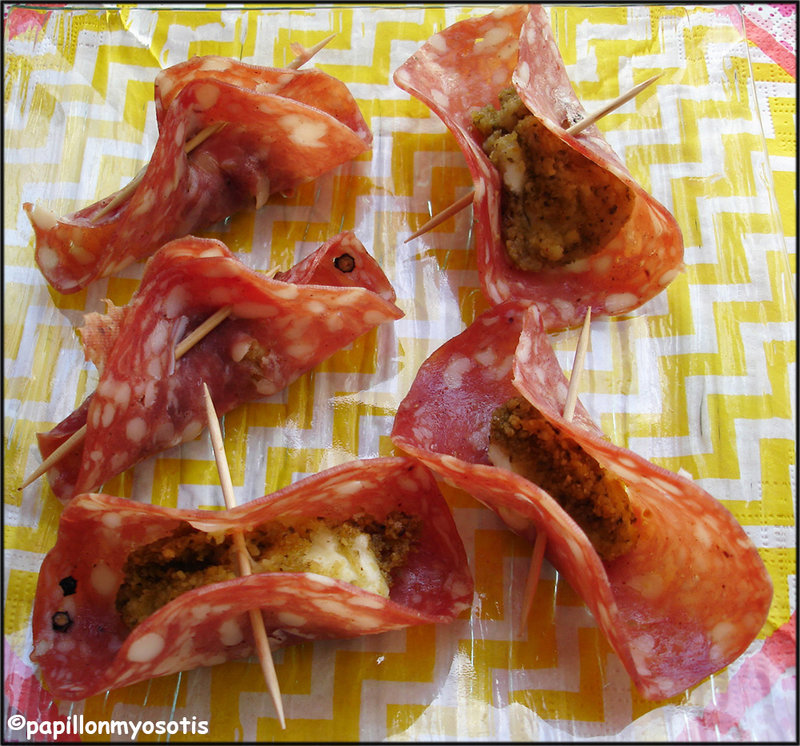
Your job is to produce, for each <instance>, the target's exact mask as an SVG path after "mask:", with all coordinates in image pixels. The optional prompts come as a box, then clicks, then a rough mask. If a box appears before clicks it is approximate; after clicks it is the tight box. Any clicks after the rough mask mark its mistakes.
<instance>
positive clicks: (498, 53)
mask: <svg viewBox="0 0 800 746" xmlns="http://www.w3.org/2000/svg"><path fill="white" fill-rule="evenodd" d="M394 81H395V83H396V84H397V85H398V86H399V87H400V88H402V89H403V90H405V91H408V92H409V93H411V94H412V95H413V96H415V97H417V98H418V99H420V100H421V101H422V102H423V103H425V104H426V105H427V106H428V107H430V109H431V110H432V111H433V112H434V113H436V114H437V115H438V116H439V117H440V118H441V119H442V121H443V122H444V124H445V125H446V126H447V127H448V129H450V131H451V132H452V133H453V136H454V137H455V138H456V141H457V142H458V144H459V146H460V147H461V149H462V151H463V153H464V157H465V158H466V161H467V166H468V167H469V169H470V172H471V174H472V177H473V180H474V182H475V190H474V201H473V210H474V219H475V247H476V252H477V263H478V271H479V275H480V281H481V288H482V290H483V292H484V295H485V296H486V298H487V299H488V300H489V302H491V303H493V304H496V303H501V302H502V301H504V300H506V299H509V298H521V299H527V300H529V301H535V302H536V303H537V304H538V305H539V307H540V308H541V311H542V314H543V318H544V323H545V328H546V329H548V330H551V329H558V328H563V327H570V326H574V325H577V324H578V323H580V321H581V320H582V319H583V317H584V316H585V314H586V310H587V309H589V308H591V309H592V312H593V314H594V315H595V316H598V315H617V314H621V313H625V312H627V311H630V310H632V309H634V308H636V307H638V306H640V305H641V304H642V303H644V302H645V301H647V300H649V299H650V298H652V297H653V296H654V295H656V294H657V293H659V292H660V291H661V290H663V289H664V288H665V287H666V286H667V285H668V284H669V283H670V282H671V281H672V280H673V279H674V277H675V276H676V275H677V273H678V272H679V271H680V270H681V268H682V260H683V240H682V236H681V232H680V229H679V227H678V225H677V223H676V221H675V219H674V218H673V217H672V215H671V214H670V213H669V212H668V211H667V209H666V208H665V207H663V206H662V205H661V204H659V203H658V202H657V201H656V200H655V199H654V198H653V197H652V196H650V195H649V194H647V192H645V191H644V189H643V188H642V187H641V186H640V185H639V184H637V183H636V182H635V181H634V179H633V177H632V176H631V174H630V173H629V171H628V170H627V168H626V167H625V165H624V164H623V163H622V161H621V160H620V159H619V157H618V156H617V155H616V154H615V153H614V152H613V151H612V150H611V147H610V146H609V144H608V143H607V142H606V140H605V138H604V137H603V136H602V134H601V133H600V131H599V130H598V128H597V126H596V125H591V126H588V127H586V128H585V129H583V130H582V131H581V132H580V134H577V135H572V134H570V128H571V127H572V126H573V125H575V124H576V123H577V122H579V121H580V120H581V119H582V118H583V117H584V116H585V111H584V109H583V107H582V106H581V104H580V102H579V101H578V99H577V97H576V96H575V93H574V91H573V89H572V86H571V84H570V82H569V79H568V77H567V73H566V68H565V66H564V62H563V60H562V59H561V55H560V53H559V51H558V48H557V46H556V44H555V41H554V39H553V36H552V32H551V29H550V26H549V23H548V20H547V11H546V10H545V9H544V8H543V7H541V6H525V5H520V6H512V7H509V8H506V9H503V10H498V11H495V12H493V13H491V14H489V15H487V16H483V17H481V18H474V19H468V20H465V21H461V22H459V23H456V24H453V25H452V26H450V27H448V28H446V29H444V30H443V31H442V32H440V33H438V34H436V35H435V36H433V37H432V38H431V39H430V40H429V41H428V42H427V43H426V44H425V45H423V47H422V48H421V49H420V50H419V51H417V52H416V53H415V54H414V55H412V56H411V57H410V58H409V59H408V60H407V61H406V62H405V63H404V64H403V65H401V66H400V67H399V68H398V69H397V70H396V71H395V74H394Z"/></svg>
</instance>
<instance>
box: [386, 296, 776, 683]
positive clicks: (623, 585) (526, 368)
mask: <svg viewBox="0 0 800 746" xmlns="http://www.w3.org/2000/svg"><path fill="white" fill-rule="evenodd" d="M545 319H546V314H541V313H539V312H538V311H537V309H536V307H529V306H528V305H527V303H526V302H525V301H523V300H519V301H505V302H503V303H501V304H499V305H497V306H495V307H494V308H492V309H490V310H489V311H487V312H485V313H484V314H483V315H482V316H480V317H479V318H478V319H476V320H475V321H474V322H473V323H472V324H471V325H470V326H469V327H467V329H466V330H465V331H463V332H462V333H461V334H459V335H458V336H456V337H454V338H452V339H451V340H449V341H448V342H446V343H445V344H444V345H443V346H442V347H440V348H439V349H438V350H436V351H435V352H434V353H433V354H432V355H431V356H430V358H429V359H428V360H426V361H425V362H424V363H423V364H422V366H421V367H420V369H419V371H418V373H417V376H416V378H415V380H414V382H413V384H412V386H411V388H410V390H409V392H408V395H407V396H406V398H405V399H404V400H403V402H402V403H401V404H400V407H399V408H398V412H397V416H396V418H395V422H394V426H393V429H392V436H391V437H392V441H393V442H394V444H395V445H396V446H397V447H398V448H400V449H402V450H403V451H405V452H407V453H409V454H410V455H412V456H414V457H415V458H417V459H419V460H420V461H422V463H424V464H425V465H426V466H428V467H430V468H431V469H433V470H434V471H436V472H437V473H438V474H439V476H440V477H441V478H442V479H444V480H445V481H447V482H448V483H450V484H453V485H455V486H456V487H460V488H461V489H463V490H465V491H466V492H468V493H469V494H471V495H472V496H473V497H475V498H476V499H477V500H479V501H481V502H482V503H484V504H485V505H486V506H487V507H489V508H491V509H492V510H494V511H495V512H497V514H498V515H499V516H500V517H501V518H502V519H503V520H504V521H505V522H506V524H507V525H508V526H509V528H511V529H512V530H514V531H516V532H517V533H519V534H520V535H521V536H524V537H526V538H528V539H529V540H532V539H533V537H535V535H536V534H537V533H538V532H544V533H545V535H546V537H547V556H548V558H549V559H550V561H551V562H552V563H553V565H554V566H555V567H556V569H557V570H558V571H559V573H561V574H562V576H563V577H564V578H565V579H566V580H567V581H568V582H569V583H570V585H571V586H572V587H573V588H574V589H575V591H576V592H577V593H578V594H580V596H581V597H582V598H583V600H584V602H585V603H586V605H587V607H588V608H589V610H590V611H591V612H592V614H593V615H594V617H595V619H596V620H597V623H598V625H599V626H600V628H601V629H602V630H603V632H604V633H605V635H606V636H607V638H608V641H609V643H610V644H611V646H612V647H613V649H614V650H615V651H616V653H617V655H618V656H619V658H620V660H621V661H622V663H623V665H624V666H625V668H626V670H627V671H628V673H629V674H630V676H631V678H632V679H633V681H634V683H635V684H636V686H637V688H638V689H639V691H640V692H641V693H642V695H643V696H644V697H646V698H648V699H666V698H668V697H671V696H673V695H675V694H677V693H679V692H681V691H683V690H684V689H686V688H688V687H691V686H693V685H695V684H697V683H699V682H700V681H702V680H703V679H704V678H705V677H707V676H708V675H710V674H712V673H714V672H716V671H719V670H720V669H721V668H723V667H724V666H726V665H728V664H729V663H731V662H732V661H733V660H735V659H736V658H737V657H738V656H739V655H741V654H742V653H743V652H744V651H745V649H746V648H747V646H748V645H749V644H750V643H751V642H752V640H753V639H754V638H755V636H756V635H757V634H758V633H759V631H760V630H761V627H762V625H763V624H764V621H765V619H766V616H767V611H768V609H769V605H770V601H771V598H772V583H771V581H770V578H769V575H768V573H767V571H766V569H765V567H764V564H763V562H762V561H761V558H760V557H759V555H758V552H757V551H756V548H755V547H754V546H753V544H752V542H751V541H750V540H749V539H748V537H747V534H745V532H744V531H743V529H742V527H741V526H740V525H739V524H738V523H737V522H736V520H735V519H734V517H733V516H732V515H731V514H730V513H729V512H728V511H727V510H726V508H725V507H724V506H723V505H722V504H721V503H720V502H718V501H717V500H715V499H714V498H713V497H712V496H711V495H710V494H708V493H707V492H705V491H704V490H702V489H701V488H700V487H699V486H698V485H697V484H696V483H694V482H693V481H691V480H685V479H681V478H680V477H679V476H677V475H674V474H671V473H670V472H667V471H666V470H664V469H662V468H661V467H659V466H656V465H655V464H652V463H650V462H648V461H646V460H645V459H643V458H642V457H640V456H638V455H637V454H636V453H634V452H633V451H629V450H627V449H624V448H621V447H618V446H616V445H614V444H612V443H610V442H609V441H608V439H607V438H606V437H605V435H604V434H603V433H602V431H601V430H600V429H599V428H598V427H597V425H595V424H594V423H593V422H592V421H591V418H590V417H589V414H588V412H587V411H586V409H585V408H584V407H583V405H582V404H581V403H580V401H578V402H577V403H576V407H575V414H574V417H573V419H572V420H571V421H569V422H567V421H565V420H563V419H562V417H561V413H562V411H563V404H564V400H565V399H566V392H567V388H568V382H567V380H566V378H565V376H564V373H563V372H562V369H561V366H560V364H559V363H558V359H557V358H556V355H555V353H554V351H553V349H552V347H551V346H550V342H549V340H548V336H547V333H546V331H545ZM487 349H491V350H493V351H494V352H495V354H493V355H488V354H486V352H485V351H486V350H487ZM508 350H512V351H516V352H517V353H518V354H517V355H516V357H515V360H514V364H513V367H512V369H511V370H510V371H509V372H508V373H507V375H506V377H505V378H504V379H502V380H501V379H494V380H493V378H492V376H491V375H490V373H489V371H490V370H492V369H496V368H498V367H499V363H498V361H499V360H501V359H503V357H504V356H505V355H506V354H507V352H506V351H508ZM464 360H471V361H472V365H471V367H469V368H467V366H465V364H464ZM451 366H454V368H455V369H456V370H459V371H463V372H462V374H461V376H460V377H459V383H460V385H459V386H458V387H452V386H451V385H449V383H450V381H451V380H452V372H451ZM489 381H492V384H491V385H487V384H488V382H489ZM520 396H521V397H524V399H526V400H527V401H528V402H529V403H530V404H531V405H533V407H535V408H536V409H537V410H538V411H539V412H540V413H541V414H542V416H543V417H544V418H545V419H546V420H547V421H549V422H550V423H552V425H553V426H554V427H556V428H557V429H559V430H561V431H562V432H563V433H564V434H565V435H567V436H568V437H569V438H571V439H572V441H574V442H575V443H576V444H577V446H579V447H580V448H582V449H583V450H584V451H585V452H586V453H587V454H589V455H590V456H592V457H593V458H594V459H596V460H597V462H598V464H599V465H600V466H601V467H602V468H604V469H605V470H606V471H607V472H609V473H611V474H613V475H614V476H615V477H618V478H619V479H621V480H622V482H623V483H624V487H625V491H626V493H627V496H628V498H629V500H630V507H631V510H632V511H633V513H634V514H635V516H636V519H637V520H636V525H637V526H638V540H637V541H636V542H635V543H634V544H633V546H632V548H628V549H627V550H626V551H625V552H623V553H622V554H621V555H619V556H616V557H615V558H614V559H606V560H603V559H601V557H600V555H599V554H598V553H597V551H596V550H595V548H594V546H593V545H592V543H591V541H590V540H589V537H588V536H587V535H586V534H585V533H584V531H583V530H582V529H581V528H580V526H579V525H578V523H577V522H576V520H573V519H572V518H571V517H570V516H568V515H567V513H566V512H565V511H564V509H563V508H562V507H561V506H560V505H559V504H558V503H557V502H556V500H555V499H553V497H552V496H551V495H549V494H548V493H547V492H545V491H544V490H543V489H541V488H540V487H539V486H537V485H536V484H534V483H533V482H530V481H528V480H527V479H525V477H523V476H520V475H519V474H516V473H513V472H512V471H510V470H509V469H507V468H502V463H503V461H502V459H501V458H490V452H489V435H488V431H489V420H490V418H491V416H492V414H493V412H494V411H495V410H496V409H497V408H498V407H500V406H501V405H503V404H504V403H505V402H506V401H508V400H509V399H511V398H512V397H520ZM454 421H456V422H459V427H458V428H453V427H450V426H448V424H449V423H452V422H454ZM492 448H493V449H496V448H497V445H496V444H493V445H492ZM506 461H508V459H506ZM495 463H497V464H499V465H498V466H495V465H494V464H495ZM509 463H510V462H509Z"/></svg>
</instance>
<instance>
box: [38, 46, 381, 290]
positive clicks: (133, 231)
mask: <svg viewBox="0 0 800 746" xmlns="http://www.w3.org/2000/svg"><path fill="white" fill-rule="evenodd" d="M155 104H156V115H157V121H158V132H159V134H158V141H157V143H156V146H155V150H154V152H153V156H152V158H151V160H150V162H149V164H148V165H147V166H146V169H145V170H144V172H143V173H142V175H141V178H140V180H139V181H138V182H137V183H136V184H135V188H134V189H132V190H129V189H128V188H127V187H126V188H123V190H120V192H117V193H115V194H112V195H110V196H108V197H106V198H104V199H102V200H100V201H99V202H97V203H95V204H93V205H90V206H89V207H85V208H82V209H81V210H78V211H77V212H75V213H73V214H71V215H67V216H65V217H63V218H57V217H56V216H55V215H53V214H52V213H51V212H49V211H48V210H46V209H45V208H44V207H42V206H39V205H37V206H34V205H33V204H31V203H25V205H24V208H25V211H26V213H27V214H28V217H29V219H30V221H31V223H32V225H33V228H34V232H35V237H36V262H37V264H38V265H39V268H40V269H41V271H42V274H44V276H45V278H46V279H47V281H48V282H49V283H50V284H51V285H52V286H53V287H54V288H55V289H56V290H58V291H59V292H61V293H74V292H77V291H78V290H80V289H81V288H84V287H86V285H87V284H89V283H90V282H92V281H93V280H95V279H97V278H100V277H106V276H108V275H111V274H114V273H116V272H118V271H119V270H121V269H122V268H124V267H126V266H127V265H128V264H130V263H131V262H133V261H135V260H137V259H141V258H144V257H146V256H149V255H150V254H152V253H153V252H154V251H155V250H156V249H158V248H159V247H160V246H161V245H162V244H164V243H166V242H167V241H170V240H172V239H174V238H180V237H182V236H185V235H187V234H190V233H194V232H197V231H199V230H200V229H202V228H205V227H207V226H210V225H213V224H214V223H216V222H218V221H219V220H222V219H223V218H225V217H227V216H229V215H231V214H233V213H235V212H238V211H239V210H242V209H245V208H256V209H257V208H259V207H261V206H262V205H263V204H264V203H265V202H266V201H267V199H268V197H269V196H270V195H271V194H274V193H279V192H287V191H290V190H291V189H293V188H294V187H296V186H298V185H300V184H303V183H305V182H307V181H311V180H313V179H316V178H317V177H318V176H320V175H321V174H323V173H325V172H327V171H330V170H331V169H333V168H334V167H336V166H338V165H340V164H342V163H345V162H347V161H349V160H351V159H352V158H354V157H356V156H357V155H359V154H360V153H363V152H364V151H366V150H368V149H369V147H370V146H371V144H372V133H371V132H370V131H369V128H368V127H367V125H366V123H365V121H364V118H363V117H362V115H361V112H360V111H359V109H358V106H357V104H356V102H355V99H354V98H353V97H352V95H351V94H350V92H349V91H348V90H347V87H346V86H345V85H344V84H343V83H342V82H340V81H338V80H336V79H335V78H332V77H331V76H329V75H327V74H326V73H323V72H321V71H319V70H291V69H278V68H270V67H257V66H255V65H248V64H245V63H242V62H239V61H237V60H231V59H226V58H223V57H215V56H206V57H193V58H192V59H190V60H188V61H187V62H183V63H180V64H178V65H174V66H173V67H169V68H167V69H165V70H162V71H161V72H160V73H159V74H158V75H157V76H156V80H155ZM209 133H210V134H209ZM196 137H199V138H205V139H202V142H200V143H199V144H197V145H194V144H192V145H189V144H190V143H192V142H193V139H194V138H196ZM189 148H190V152H187V149H189Z"/></svg>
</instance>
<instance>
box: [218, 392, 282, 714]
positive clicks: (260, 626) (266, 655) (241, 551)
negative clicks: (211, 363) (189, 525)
mask: <svg viewBox="0 0 800 746" xmlns="http://www.w3.org/2000/svg"><path fill="white" fill-rule="evenodd" d="M203 394H204V396H205V403H206V414H207V415H208V431H209V433H210V434H211V444H212V446H213V448H214V458H215V459H216V462H217V471H218V472H219V481H220V484H221V485H222V494H223V496H224V498H225V506H226V507H227V508H228V510H230V509H231V508H235V507H236V497H235V496H234V494H233V482H232V481H231V474H230V470H229V469H228V459H227V457H226V456H225V444H224V442H223V440H222V431H221V430H220V427H219V420H218V419H217V412H216V410H215V409H214V402H213V400H212V399H211V392H209V390H208V386H207V385H206V384H205V382H204V383H203ZM233 542H234V546H235V547H236V554H237V558H238V561H239V574H240V575H242V576H245V577H246V576H248V575H252V573H253V569H252V566H251V560H250V553H249V552H248V551H247V547H246V546H245V543H244V536H243V535H242V532H241V531H240V530H236V531H234V534H233ZM249 614H250V624H251V625H252V627H253V637H254V639H255V643H256V650H257V652H258V659H259V661H260V662H261V671H262V673H263V674H264V681H265V682H266V685H267V691H269V694H270V696H271V697H272V702H273V704H274V705H275V711H276V712H277V714H278V721H279V722H280V724H281V728H283V729H285V728H286V719H285V718H284V715H283V703H282V701H281V692H280V687H279V685H278V677H277V676H276V674H275V664H274V663H273V660H272V651H271V650H270V647H269V640H268V639H267V631H266V629H265V628H264V618H263V617H262V616H261V612H260V611H259V610H258V609H250V611H249Z"/></svg>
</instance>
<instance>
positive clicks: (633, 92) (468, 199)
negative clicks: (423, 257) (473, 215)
mask: <svg viewBox="0 0 800 746" xmlns="http://www.w3.org/2000/svg"><path fill="white" fill-rule="evenodd" d="M662 74H663V73H659V74H658V75H654V76H653V77H652V78H648V79H647V80H645V81H644V82H643V83H639V84H638V85H635V86H634V87H633V88H631V89H630V90H629V91H626V92H625V93H623V94H621V95H619V96H617V98H615V99H614V100H613V101H611V102H610V103H608V104H606V105H605V106H604V107H603V108H602V109H598V110H597V111H595V112H593V113H592V114H589V115H588V116H586V117H584V118H583V119H581V120H580V122H576V123H575V124H573V125H572V126H571V127H569V128H568V129H567V130H566V133H567V134H568V135H572V136H573V137H574V136H575V135H577V134H578V133H580V132H582V131H583V130H585V129H586V128H587V127H589V126H591V125H592V124H594V123H595V122H596V121H597V120H598V119H602V118H603V117H604V116H606V114H610V113H611V112H612V111H614V109H618V108H619V107H620V106H622V105H623V104H624V103H626V102H628V101H630V100H631V99H632V98H635V97H636V96H637V95H638V94H640V93H641V92H642V91H643V90H644V89H645V88H647V87H648V86H649V85H651V84H652V83H654V82H655V81H656V80H658V79H659V78H660V77H661V76H662ZM473 196H474V191H473V190H470V191H469V193H468V194H465V195H464V196H463V197H461V198H460V199H458V200H456V201H455V202H453V204H452V205H450V206H449V207H445V208H444V210H442V211H441V212H439V213H437V214H436V215H434V216H433V217H432V218H431V219H430V220H428V222H427V223H425V225H423V226H422V227H421V228H417V230H416V231H414V232H413V233H412V234H411V235H410V236H409V237H408V238H407V239H406V240H405V241H404V243H408V242H409V241H411V240H412V239H414V238H418V237H419V236H421V235H422V234H423V233H427V232H428V231H430V230H432V229H433V228H435V227H436V226H437V225H439V224H440V223H443V222H444V221H445V220H447V219H448V218H450V217H452V216H453V215H456V214H457V213H459V212H461V210H463V209H464V208H465V207H467V206H468V205H470V204H471V203H472V198H473Z"/></svg>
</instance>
